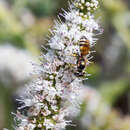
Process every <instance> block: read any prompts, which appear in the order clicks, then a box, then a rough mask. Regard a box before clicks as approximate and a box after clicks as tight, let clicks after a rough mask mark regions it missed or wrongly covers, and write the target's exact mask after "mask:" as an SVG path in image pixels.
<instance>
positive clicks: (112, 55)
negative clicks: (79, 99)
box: [0, 0, 130, 130]
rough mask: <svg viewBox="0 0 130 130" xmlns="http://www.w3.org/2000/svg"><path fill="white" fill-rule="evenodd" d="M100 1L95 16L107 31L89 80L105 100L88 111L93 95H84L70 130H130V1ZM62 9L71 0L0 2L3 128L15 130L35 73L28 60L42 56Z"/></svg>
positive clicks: (0, 115) (0, 113)
mask: <svg viewBox="0 0 130 130" xmlns="http://www.w3.org/2000/svg"><path fill="white" fill-rule="evenodd" d="M100 4H101V7H100V8H99V9H98V11H96V14H95V15H96V17H97V21H98V22H99V24H100V25H101V27H102V28H103V29H104V33H103V34H102V35H100V36H98V38H99V40H98V43H97V44H96V46H95V47H94V48H93V49H94V50H96V53H93V56H94V58H93V59H92V61H93V62H94V64H92V65H90V66H89V67H88V69H87V71H88V73H90V74H91V76H90V77H89V79H88V80H87V81H84V84H85V85H86V88H91V89H92V93H93V94H92V98H94V96H93V95H100V97H101V100H99V101H98V106H97V107H96V110H93V109H92V110H89V111H88V110H87V108H88V105H89V104H90V103H91V100H90V99H91V98H85V99H84V102H83V103H82V105H81V112H80V114H79V115H78V116H77V117H74V118H73V123H74V124H75V125H76V126H70V127H67V128H66V129H67V130H130V1H129V0H103V1H102V0H101V1H100ZM61 8H64V9H67V0H0V130H1V129H3V128H8V129H10V130H13V116H12V115H11V112H15V111H16V107H17V102H16V101H15V99H16V97H17V95H18V94H19V89H21V88H22V87H23V86H24V84H25V83H26V82H27V81H28V80H29V78H28V77H26V75H25V74H24V73H27V71H28V72H31V71H32V70H31V69H30V70H28V68H31V67H30V66H31V65H28V64H26V62H30V61H31V60H32V59H35V58H34V57H35V56H38V55H40V52H41V51H42V49H41V45H43V44H46V40H45V39H46V36H47V35H48V33H49V31H48V29H49V28H51V27H52V26H53V20H54V19H55V18H56V17H57V14H58V13H60V12H62V11H61ZM20 66H21V67H20ZM21 71H22V72H21ZM88 86H89V87H88ZM86 95H87V93H86ZM95 98H96V96H95ZM89 100H90V101H89ZM89 102H90V103H89ZM94 107H95V102H94V103H93V104H92V108H94ZM106 107H107V109H106ZM108 109H109V112H108ZM104 111H107V114H104ZM84 115H87V116H86V118H84ZM88 117H89V118H88ZM99 121H100V122H99ZM83 122H85V123H86V125H84V123H83Z"/></svg>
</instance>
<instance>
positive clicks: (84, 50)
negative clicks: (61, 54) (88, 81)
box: [75, 37, 90, 77]
mask: <svg viewBox="0 0 130 130" xmlns="http://www.w3.org/2000/svg"><path fill="white" fill-rule="evenodd" d="M89 53H90V43H89V40H88V39H87V38H86V37H82V38H81V40H80V55H77V58H78V59H77V70H76V71H77V72H75V75H76V76H78V77H81V76H83V75H84V74H85V72H84V69H85V67H86V63H87V62H88V60H87V59H86V55H88V54H89Z"/></svg>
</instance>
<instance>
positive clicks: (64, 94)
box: [18, 0, 99, 130]
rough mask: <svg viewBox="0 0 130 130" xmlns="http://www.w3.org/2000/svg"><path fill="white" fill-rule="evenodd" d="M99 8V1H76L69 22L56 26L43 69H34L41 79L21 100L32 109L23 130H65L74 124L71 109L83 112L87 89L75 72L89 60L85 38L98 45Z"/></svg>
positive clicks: (24, 121) (33, 83)
mask: <svg viewBox="0 0 130 130" xmlns="http://www.w3.org/2000/svg"><path fill="white" fill-rule="evenodd" d="M74 5H75V7H74ZM97 5H98V3H97V2H96V0H93V1H90V2H88V3H86V1H85V0H75V1H74V4H73V5H70V11H69V12H66V11H64V14H63V15H62V16H63V17H64V19H65V22H64V23H63V22H61V21H60V22H58V21H57V22H55V27H54V28H53V31H51V34H52V37H51V38H50V40H49V41H48V45H49V48H47V49H46V50H48V51H47V52H46V53H45V54H43V55H42V56H41V58H43V60H42V61H41V63H40V65H34V66H35V70H34V74H35V73H36V75H37V76H36V77H37V79H35V80H33V81H32V83H30V84H29V85H28V86H27V88H26V90H25V92H24V93H23V94H22V99H19V101H21V102H23V103H24V105H23V106H22V107H21V108H24V107H29V108H28V110H27V116H24V118H22V117H19V118H18V119H19V120H20V121H21V123H20V125H19V126H22V128H24V129H28V128H30V129H33V128H35V129H37V128H40V129H45V130H48V129H51V130H61V129H65V127H66V125H69V124H70V123H71V121H67V120H66V119H65V117H67V116H69V115H70V114H71V113H72V111H71V110H72V109H70V105H72V106H73V107H75V108H76V109H75V110H74V112H75V113H77V111H79V107H80V103H81V101H80V100H79V99H78V97H79V93H80V91H81V89H82V88H83V85H82V83H81V81H82V78H80V77H78V76H76V74H75V72H78V71H81V72H82V68H81V69H80V67H79V68H78V66H79V65H80V61H79V58H78V57H82V58H83V60H85V59H84V58H88V57H89V54H88V55H85V56H83V55H82V54H81V39H82V38H83V37H85V38H86V39H87V40H88V41H89V42H90V47H92V46H93V45H94V44H95V41H96V39H95V38H94V36H95V34H94V33H93V32H94V31H95V30H96V31H99V26H98V24H97V22H96V21H95V20H94V17H93V15H92V14H91V12H92V11H93V10H95V9H96V8H97ZM85 6H87V8H86V7H85ZM83 9H85V10H86V13H85V11H82V10H83ZM86 60H88V59H86ZM87 65H88V64H86V66H87ZM79 73H80V72H79ZM96 101H97V100H95V101H94V100H93V103H95V104H96V105H97V104H98V102H96ZM90 106H91V103H90ZM29 123H33V124H34V125H31V124H30V125H29Z"/></svg>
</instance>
